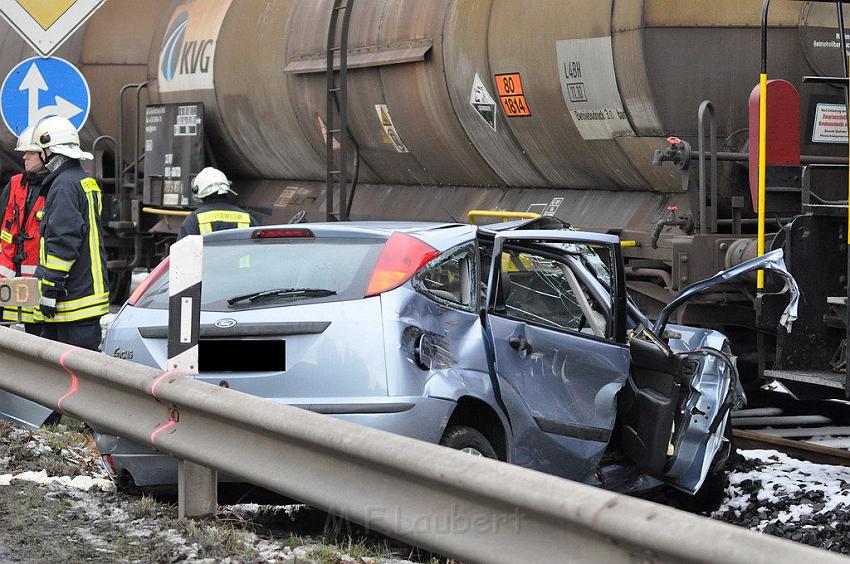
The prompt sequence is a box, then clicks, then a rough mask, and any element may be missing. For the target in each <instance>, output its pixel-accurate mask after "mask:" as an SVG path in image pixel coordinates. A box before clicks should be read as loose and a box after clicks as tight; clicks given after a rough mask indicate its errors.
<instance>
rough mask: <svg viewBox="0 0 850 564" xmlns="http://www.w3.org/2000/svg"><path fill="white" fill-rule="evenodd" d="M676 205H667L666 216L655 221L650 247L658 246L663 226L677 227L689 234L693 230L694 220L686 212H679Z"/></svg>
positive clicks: (655, 247)
mask: <svg viewBox="0 0 850 564" xmlns="http://www.w3.org/2000/svg"><path fill="white" fill-rule="evenodd" d="M678 211H679V207H678V206H668V207H667V217H662V218H661V219H659V220H658V221H656V222H655V229H653V231H652V240H651V243H652V248H653V249H657V248H658V239H659V238H660V237H661V232H662V231H663V230H664V228H665V227H674V226H676V227H678V228H679V229H681V230H682V231H683V232H684V233H685V234H686V235H691V234H693V232H694V220H693V218H691V216H689V215H687V214H679V213H677V212H678Z"/></svg>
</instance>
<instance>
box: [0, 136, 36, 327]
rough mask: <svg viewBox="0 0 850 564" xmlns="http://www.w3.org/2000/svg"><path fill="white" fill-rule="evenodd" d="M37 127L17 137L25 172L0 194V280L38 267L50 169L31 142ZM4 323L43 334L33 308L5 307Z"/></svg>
mask: <svg viewBox="0 0 850 564" xmlns="http://www.w3.org/2000/svg"><path fill="white" fill-rule="evenodd" d="M34 129H35V127H28V128H26V129H25V130H24V131H23V132H22V133H21V135H20V136H19V137H18V142H17V144H16V145H15V151H18V152H20V153H23V158H24V172H23V173H22V174H16V175H14V176H13V177H12V178H11V179H10V180H9V183H8V184H7V185H6V187H5V188H3V192H2V194H0V210H4V211H3V212H2V213H3V219H2V220H0V278H15V277H20V276H25V277H31V276H33V275H34V274H35V268H36V266H37V265H38V240H39V224H40V222H41V216H42V208H44V196H42V195H41V180H42V179H43V178H44V175H45V174H47V169H46V168H44V165H43V164H42V162H41V158H40V157H39V147H38V146H37V145H34V144H33V142H32V133H33V130H34ZM3 320H4V321H11V322H17V321H22V322H23V323H24V328H25V329H26V331H27V333H31V334H34V335H40V334H41V330H42V327H41V324H40V323H35V322H34V319H33V309H32V308H21V311H20V317H19V312H18V308H5V309H4V311H3Z"/></svg>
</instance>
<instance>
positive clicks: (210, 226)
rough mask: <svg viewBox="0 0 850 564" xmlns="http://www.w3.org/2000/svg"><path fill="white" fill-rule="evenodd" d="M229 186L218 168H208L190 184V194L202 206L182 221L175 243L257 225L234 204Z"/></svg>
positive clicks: (234, 194)
mask: <svg viewBox="0 0 850 564" xmlns="http://www.w3.org/2000/svg"><path fill="white" fill-rule="evenodd" d="M230 184H231V182H230V181H229V180H228V179H227V177H226V176H225V175H224V173H223V172H221V171H220V170H218V169H217V168H212V167H209V166H208V167H207V168H205V169H204V170H202V171H201V172H199V173H198V176H196V177H195V179H194V180H192V193H193V194H194V195H195V198H197V199H198V200H200V201H201V202H202V205H201V207H199V208H198V209H196V210H195V211H193V212H192V213H191V214H189V215H188V216H187V217H186V219H185V220H183V224H182V225H181V226H180V234H179V235H178V236H177V239H182V238H183V237H185V236H186V235H206V234H207V233H210V232H212V231H222V230H224V229H235V228H238V227H251V226H253V225H256V224H257V223H256V221H255V220H254V218H252V217H251V215H250V214H248V212H246V211H245V210H243V209H242V208H240V207H239V206H237V205H236V204H234V203H233V197H234V196H236V195H237V194H236V192H234V191H233V189H232V188H231V187H230Z"/></svg>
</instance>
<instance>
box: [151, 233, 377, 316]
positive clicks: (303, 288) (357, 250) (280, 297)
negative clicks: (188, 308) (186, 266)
mask: <svg viewBox="0 0 850 564" xmlns="http://www.w3.org/2000/svg"><path fill="white" fill-rule="evenodd" d="M385 242H386V241H385V240H383V239H343V238H323V239H299V240H297V241H296V240H293V239H288V240H280V241H269V240H263V241H257V240H247V241H245V240H241V241H223V242H220V243H211V244H210V243H208V244H205V245H204V258H203V264H204V266H203V279H202V286H201V309H203V310H206V311H240V310H245V309H255V308H263V307H280V306H285V305H290V304H303V303H305V302H333V301H343V300H354V299H361V298H363V296H364V295H365V294H366V287H367V285H368V283H369V277H370V276H371V274H372V270H373V268H374V266H375V262H376V260H377V258H378V255H379V254H380V252H381V250H382V249H383V246H384V243H385ZM259 293H264V295H262V296H257V297H254V299H250V298H251V296H252V295H256V294H259ZM239 298H242V299H241V300H239V301H236V300H237V299H239ZM228 300H230V303H229V302H228ZM135 305H136V307H140V308H153V309H168V272H167V271H166V272H165V273H163V275H162V276H161V277H160V278H159V279H158V280H156V282H154V283H153V284H151V286H150V288H148V289H147V291H146V292H145V293H144V295H142V296H141V297H140V298H139V300H138V301H137V302H136V304H135Z"/></svg>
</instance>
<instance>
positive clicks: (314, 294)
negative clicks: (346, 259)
mask: <svg viewBox="0 0 850 564" xmlns="http://www.w3.org/2000/svg"><path fill="white" fill-rule="evenodd" d="M335 295H336V292H335V291H334V290H326V289H324V288H276V289H274V290H263V291H261V292H252V293H250V294H245V295H244V296H235V297H233V298H230V299H229V300H227V304H228V305H231V306H234V305H236V304H238V303H239V302H244V301H249V302H253V301H255V300H257V299H260V298H265V297H268V296H297V297H300V298H324V297H326V296H335Z"/></svg>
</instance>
